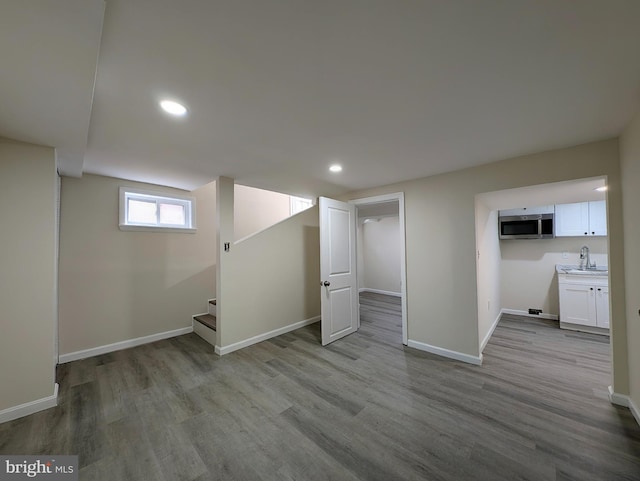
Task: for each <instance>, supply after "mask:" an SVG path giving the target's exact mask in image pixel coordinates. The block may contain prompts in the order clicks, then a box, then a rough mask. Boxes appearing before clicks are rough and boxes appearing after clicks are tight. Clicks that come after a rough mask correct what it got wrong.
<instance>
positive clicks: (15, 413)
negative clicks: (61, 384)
mask: <svg viewBox="0 0 640 481" xmlns="http://www.w3.org/2000/svg"><path fill="white" fill-rule="evenodd" d="M57 405H58V383H55V384H54V385H53V395H51V396H47V397H44V398H42V399H36V400H35V401H29V402H28V403H24V404H20V405H18V406H13V407H10V408H7V409H3V410H2V411H0V423H6V422H7V421H13V420H14V419H18V418H21V417H24V416H28V415H29V414H33V413H37V412H38V411H44V410H45V409H49V408H53V407H56V406H57Z"/></svg>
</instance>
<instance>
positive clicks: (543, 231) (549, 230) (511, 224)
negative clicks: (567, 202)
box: [498, 214, 554, 239]
mask: <svg viewBox="0 0 640 481" xmlns="http://www.w3.org/2000/svg"><path fill="white" fill-rule="evenodd" d="M498 222H499V229H500V239H552V238H553V237H554V233H553V214H531V215H510V216H502V217H499V218H498Z"/></svg>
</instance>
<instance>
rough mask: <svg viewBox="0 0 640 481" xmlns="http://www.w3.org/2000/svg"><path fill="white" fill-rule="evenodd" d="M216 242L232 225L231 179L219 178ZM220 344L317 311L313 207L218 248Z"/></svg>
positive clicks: (223, 345)
mask: <svg viewBox="0 0 640 481" xmlns="http://www.w3.org/2000/svg"><path fill="white" fill-rule="evenodd" d="M218 182H219V183H221V184H220V185H221V186H222V188H221V190H220V196H219V211H220V212H219V215H220V218H221V219H223V222H222V224H221V225H220V236H221V239H220V242H226V240H225V239H228V238H229V237H230V235H231V234H230V233H231V230H232V225H233V224H232V219H230V218H229V212H233V189H232V188H231V185H229V184H230V183H232V182H233V181H232V179H225V178H220V179H218ZM219 256H220V257H219V263H220V264H219V265H220V269H219V275H220V280H219V286H220V289H219V299H218V300H219V302H218V312H219V319H218V326H220V329H219V332H218V336H219V338H218V342H219V346H220V347H221V348H223V349H224V348H229V347H230V346H232V345H234V344H236V343H238V342H242V341H246V340H247V339H249V338H252V337H254V336H258V335H262V334H265V333H268V332H270V331H273V330H275V329H280V328H283V327H287V326H289V325H291V324H293V323H296V322H300V321H304V320H308V319H311V318H314V317H316V316H319V314H320V286H319V284H318V283H319V280H320V231H319V219H318V207H317V206H314V207H312V208H310V209H307V210H305V211H304V212H301V213H299V214H296V215H294V216H292V217H290V218H288V219H286V220H284V221H282V222H280V223H278V224H276V225H274V226H272V227H270V228H268V229H266V230H263V231H261V232H259V233H257V234H256V235H253V236H251V237H249V238H247V239H244V240H241V241H239V242H238V243H236V244H232V245H231V248H230V250H229V252H224V251H223V250H220V252H219ZM221 307H222V310H220V308H221Z"/></svg>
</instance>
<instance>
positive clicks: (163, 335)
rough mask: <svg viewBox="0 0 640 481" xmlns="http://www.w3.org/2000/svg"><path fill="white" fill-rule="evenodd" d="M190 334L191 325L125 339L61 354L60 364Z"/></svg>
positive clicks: (191, 330)
mask: <svg viewBox="0 0 640 481" xmlns="http://www.w3.org/2000/svg"><path fill="white" fill-rule="evenodd" d="M190 332H193V325H191V326H189V327H182V328H180V329H174V330H173V331H165V332H158V333H156V334H151V335H149V336H143V337H136V338H134V339H127V340H126V341H120V342H114V343H113V344H106V345H104V346H98V347H92V348H90V349H83V350H82V351H75V352H70V353H67V354H61V355H60V364H64V363H66V362H72V361H77V360H79V359H86V358H88V357H93V356H99V355H101V354H107V353H109V352H114V351H120V350H122V349H129V348H130V347H136V346H141V345H142V344H149V343H150V342H156V341H161V340H163V339H169V338H170V337H176V336H182V335H183V334H189V333H190Z"/></svg>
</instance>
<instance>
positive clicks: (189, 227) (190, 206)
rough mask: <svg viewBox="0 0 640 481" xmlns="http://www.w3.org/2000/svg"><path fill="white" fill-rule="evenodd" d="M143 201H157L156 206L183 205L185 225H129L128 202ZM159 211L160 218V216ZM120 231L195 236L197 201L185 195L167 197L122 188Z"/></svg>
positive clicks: (162, 194)
mask: <svg viewBox="0 0 640 481" xmlns="http://www.w3.org/2000/svg"><path fill="white" fill-rule="evenodd" d="M129 199H134V200H141V201H145V202H149V201H150V200H151V201H155V202H156V204H157V203H158V202H161V203H163V204H175V205H181V206H184V208H185V221H186V223H185V225H169V224H160V220H159V219H158V222H157V223H156V224H142V223H139V224H138V223H135V224H134V223H129V222H127V218H128V215H127V214H128V212H127V208H128V204H129V203H128V200H129ZM159 212H160V211H159V209H158V216H159V215H160V213H159ZM119 225H120V230H125V231H148V232H179V233H183V234H193V233H195V232H196V230H197V229H196V199H195V197H189V196H183V195H174V194H172V195H167V194H166V193H163V192H154V191H149V190H142V189H136V188H133V187H120V223H119Z"/></svg>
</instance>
